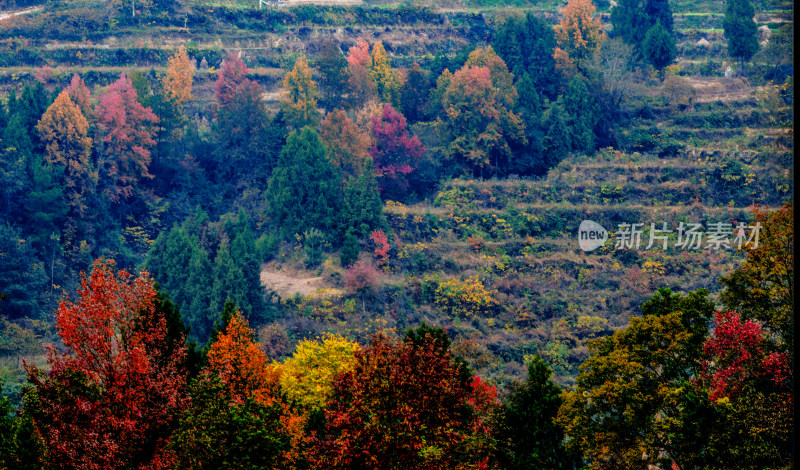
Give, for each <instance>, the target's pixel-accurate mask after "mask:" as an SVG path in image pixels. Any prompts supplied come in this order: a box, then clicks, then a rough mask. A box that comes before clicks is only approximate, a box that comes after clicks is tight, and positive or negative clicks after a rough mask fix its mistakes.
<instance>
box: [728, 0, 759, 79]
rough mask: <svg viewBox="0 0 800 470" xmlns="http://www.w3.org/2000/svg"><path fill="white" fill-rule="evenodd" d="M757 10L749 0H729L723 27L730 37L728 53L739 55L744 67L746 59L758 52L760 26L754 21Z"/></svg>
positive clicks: (732, 55)
mask: <svg viewBox="0 0 800 470" xmlns="http://www.w3.org/2000/svg"><path fill="white" fill-rule="evenodd" d="M753 16H755V11H754V10H753V5H752V4H751V3H750V1H749V0H728V7H727V9H726V10H725V18H724V19H723V20H722V28H723V30H724V31H725V38H727V39H728V55H729V56H731V57H737V58H738V59H739V60H740V61H741V66H742V69H744V63H745V61H748V60H750V59H751V58H752V57H753V55H755V53H756V52H758V49H759V47H760V46H759V44H758V26H756V23H755V22H754V21H753Z"/></svg>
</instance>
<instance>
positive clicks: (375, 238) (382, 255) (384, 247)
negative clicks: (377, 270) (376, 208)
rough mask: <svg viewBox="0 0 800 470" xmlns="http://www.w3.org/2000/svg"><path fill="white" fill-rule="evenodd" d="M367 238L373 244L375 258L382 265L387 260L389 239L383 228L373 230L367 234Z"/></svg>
mask: <svg viewBox="0 0 800 470" xmlns="http://www.w3.org/2000/svg"><path fill="white" fill-rule="evenodd" d="M369 239H370V240H372V243H374V244H375V260H376V261H377V263H378V266H382V265H383V264H385V263H386V262H387V261H388V260H389V248H390V246H389V239H388V238H387V237H386V234H385V233H383V230H375V231H374V232H372V233H370V234H369Z"/></svg>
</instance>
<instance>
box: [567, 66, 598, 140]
mask: <svg viewBox="0 0 800 470" xmlns="http://www.w3.org/2000/svg"><path fill="white" fill-rule="evenodd" d="M564 111H565V112H566V114H567V127H568V128H569V130H570V133H571V139H570V148H571V149H572V150H573V151H575V152H578V153H589V152H591V151H593V150H594V144H595V136H594V125H595V123H596V122H597V118H596V112H597V110H596V106H595V103H594V100H593V99H592V96H591V95H590V94H589V89H588V88H587V86H586V82H584V80H583V79H582V78H581V77H578V76H575V77H573V78H572V80H571V81H570V82H569V85H567V90H566V92H565V93H564Z"/></svg>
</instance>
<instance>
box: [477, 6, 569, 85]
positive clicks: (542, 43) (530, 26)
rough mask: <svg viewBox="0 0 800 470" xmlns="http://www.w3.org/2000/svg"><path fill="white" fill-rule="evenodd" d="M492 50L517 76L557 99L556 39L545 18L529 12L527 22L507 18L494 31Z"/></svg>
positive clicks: (516, 18)
mask: <svg viewBox="0 0 800 470" xmlns="http://www.w3.org/2000/svg"><path fill="white" fill-rule="evenodd" d="M492 47H493V48H494V50H495V51H497V54H498V55H499V56H500V57H501V58H502V59H503V60H504V61H505V62H506V65H507V66H508V69H509V70H511V71H512V72H513V73H514V75H515V76H517V77H518V78H519V77H522V76H523V75H524V74H527V75H528V76H529V78H530V80H531V82H532V83H533V86H534V87H535V88H536V89H537V90H538V91H539V92H541V93H542V94H544V95H545V96H547V97H548V98H551V99H552V98H555V96H556V89H557V86H558V74H557V73H556V68H555V60H554V59H553V49H554V48H555V47H556V37H555V33H554V32H553V28H552V26H551V25H549V24H548V23H547V22H546V21H545V20H544V19H543V18H540V17H539V16H536V15H534V14H533V13H530V12H529V13H527V14H526V15H525V18H524V19H522V18H518V17H515V16H512V17H510V18H508V19H507V20H506V21H505V22H504V23H502V24H501V25H500V26H499V27H498V28H497V30H496V31H495V35H494V39H493V41H492ZM517 88H518V89H519V85H518V86H517ZM521 94H522V93H521V92H520V99H522V96H521Z"/></svg>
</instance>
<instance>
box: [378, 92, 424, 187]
mask: <svg viewBox="0 0 800 470" xmlns="http://www.w3.org/2000/svg"><path fill="white" fill-rule="evenodd" d="M406 126H407V122H406V118H405V117H404V116H403V115H402V114H400V113H399V112H398V111H397V110H396V109H394V108H393V107H392V106H391V105H389V104H388V103H386V104H384V105H383V113H382V114H381V116H380V117H378V116H375V117H373V118H372V137H373V139H372V142H373V144H372V147H371V148H370V149H369V154H370V156H371V157H372V159H373V161H374V162H375V173H376V176H377V178H378V183H379V184H380V186H381V192H382V193H383V194H384V195H386V193H387V191H388V192H389V193H397V194H402V193H403V192H405V190H406V189H407V188H408V180H407V179H406V178H405V175H408V174H409V173H411V172H412V171H414V168H416V165H417V161H418V160H419V159H420V158H421V157H422V154H423V153H425V146H423V145H422V142H420V140H419V138H417V136H409V134H408V130H406Z"/></svg>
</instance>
